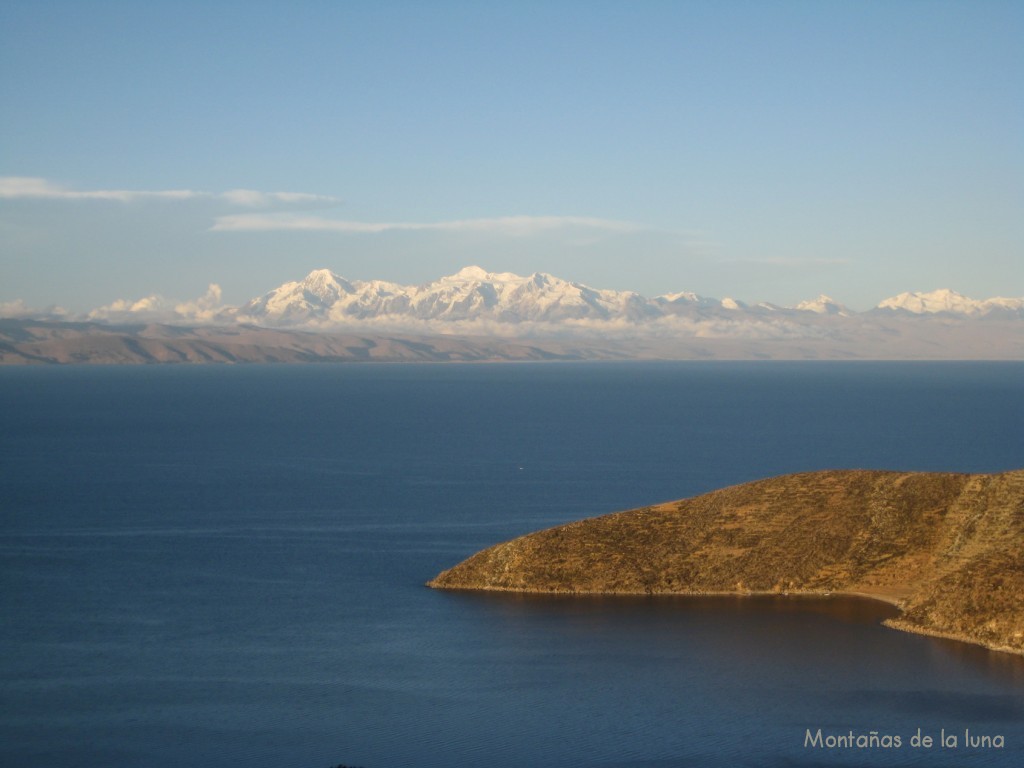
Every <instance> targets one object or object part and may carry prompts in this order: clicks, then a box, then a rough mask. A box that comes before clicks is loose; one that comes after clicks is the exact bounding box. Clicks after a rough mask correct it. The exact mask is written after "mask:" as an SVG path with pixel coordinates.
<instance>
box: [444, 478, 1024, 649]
mask: <svg viewBox="0 0 1024 768" xmlns="http://www.w3.org/2000/svg"><path fill="white" fill-rule="evenodd" d="M428 586H431V587H434V588H438V589H471V590H502V591H513V592H565V593H601V594H757V593H773V594H780V593H782V594H790V595H795V594H825V593H829V592H837V593H848V594H859V595H864V596H868V597H874V598H878V599H883V600H887V601H889V602H893V603H895V604H896V605H897V606H899V608H900V609H901V610H902V614H901V616H900V617H898V618H896V619H892V620H890V621H889V622H887V623H888V624H890V625H891V626H894V627H896V628H899V629H903V630H907V631H911V632H920V633H923V634H933V635H938V636H943V637H950V638H955V639H960V640H965V641H968V642H973V643H979V644H981V645H985V646H987V647H989V648H993V649H997V650H1004V651H1011V652H1016V653H1024V470H1017V471H1013V472H1004V473H1002V474H992V475H980V474H974V475H972V474H953V473H930V472H929V473H925V472H883V471H865V470H844V471H824V472H811V473H804V474H795V475H786V476H783V477H775V478H770V479H767V480H760V481H756V482H752V483H745V484H743V485H737V486H733V487H730V488H724V489H722V490H718V491H713V492H711V493H707V494H704V495H702V496H696V497H694V498H691V499H684V500H682V501H674V502H669V503H666V504H659V505H657V506H652V507H644V508H641V509H635V510H630V511H627V512H618V513H615V514H610V515H604V516H601V517H595V518H591V519H587V520H581V521H579V522H574V523H569V524H567V525H562V526H558V527H556V528H550V529H547V530H543V531H538V532H536V533H531V534H528V535H526V536H522V537H520V538H518V539H514V540H512V541H509V542H505V543H503V544H497V545H495V546H493V547H490V548H488V549H485V550H483V551H481V552H478V553H477V554H475V555H473V556H472V557H470V558H468V559H467V560H465V561H464V562H462V563H460V564H459V565H456V566H455V567H454V568H451V569H449V570H446V571H444V572H442V573H441V574H439V575H438V576H437V577H436V578H434V579H433V580H431V581H430V582H428Z"/></svg>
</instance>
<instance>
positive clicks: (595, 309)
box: [234, 266, 1024, 327]
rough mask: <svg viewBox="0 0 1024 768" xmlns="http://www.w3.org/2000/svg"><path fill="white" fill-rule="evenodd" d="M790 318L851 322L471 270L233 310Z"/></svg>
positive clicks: (931, 305)
mask: <svg viewBox="0 0 1024 768" xmlns="http://www.w3.org/2000/svg"><path fill="white" fill-rule="evenodd" d="M872 311H874V312H898V313H909V314H915V315H922V314H936V313H950V314H953V315H963V316H972V317H975V316H983V315H988V314H992V313H997V314H1001V315H1017V316H1022V317H1024V298H1019V299H1017V298H1013V299H1011V298H993V299H985V300H982V301H978V300H975V299H970V298H967V297H966V296H962V295H960V294H959V293H956V292H955V291H950V290H939V291H933V292H931V293H901V294H900V295H898V296H894V297H892V298H890V299H886V300H885V301H882V302H881V303H880V304H879V305H878V306H877V307H876V308H875V309H874V310H872ZM794 313H813V314H815V315H824V316H837V317H849V316H852V315H854V314H856V313H854V312H852V311H851V310H849V309H847V308H846V307H845V306H843V305H842V304H840V303H839V302H837V301H835V300H834V299H832V298H830V297H828V296H824V295H822V296H819V297H818V298H816V299H813V300H810V301H804V302H801V303H799V304H797V305H796V306H795V307H780V306H777V305H774V304H767V303H765V304H758V305H753V306H751V305H747V304H744V303H743V302H740V301H737V300H736V299H732V298H724V299H712V298H707V297H703V296H699V295H697V294H695V293H691V292H680V293H671V294H664V295H661V296H656V297H654V298H645V297H644V296H641V295H640V294H638V293H635V292H633V291H614V290H600V289H596V288H591V287H589V286H586V285H583V284H581V283H576V282H572V281H568V280H563V279H561V278H558V277H555V276H553V275H549V274H546V273H543V272H536V273H534V274H532V275H528V276H525V277H524V276H520V275H515V274H512V273H509V272H488V271H486V270H484V269H482V268H480V267H477V266H472V267H466V268H465V269H462V270H460V271H459V272H456V273H455V274H454V275H449V276H447V277H442V278H440V279H438V280H435V281H433V282H430V283H426V284H424V285H417V286H408V285H399V284H397V283H389V282H384V281H381V280H370V281H358V280H351V281H350V280H346V279H345V278H343V277H340V276H338V275H336V274H335V273H333V272H331V271H330V270H328V269H318V270H315V271H313V272H311V273H310V274H309V275H307V276H306V277H305V278H304V279H303V280H300V281H295V282H289V283H285V284H284V285H282V286H279V287H278V288H275V289H274V290H272V291H270V292H269V293H267V294H265V295H264V296H261V297H259V298H257V299H253V300H252V301H250V302H248V303H247V304H245V305H244V306H242V307H239V308H238V309H237V310H236V311H235V314H234V316H235V317H236V318H237V319H238V320H241V321H244V322H251V323H256V324H261V325H262V324H269V325H275V326H321V327H323V326H335V325H344V324H351V323H353V322H358V321H379V320H386V319H391V320H399V319H405V320H414V321H449V322H463V323H464V322H471V321H487V322H490V323H502V324H505V323H524V322H532V323H557V324H569V325H573V324H576V325H579V324H593V323H616V324H623V323H628V324H633V325H642V324H645V323H650V322H659V321H664V320H665V319H667V318H689V319H691V320H696V319H712V318H720V319H723V320H726V321H735V320H737V319H738V316H748V317H753V318H766V317H768V316H771V315H781V316H786V315H788V316H794Z"/></svg>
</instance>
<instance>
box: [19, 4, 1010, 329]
mask: <svg viewBox="0 0 1024 768" xmlns="http://www.w3.org/2000/svg"><path fill="white" fill-rule="evenodd" d="M1022 39H1024V3H1020V2H1014V1H1010V2H985V1H984V0H975V1H973V2H955V3H953V2H913V1H908V2H852V1H851V2H731V1H730V0H724V1H720V2H643V1H642V0H641V1H640V2H557V1H556V2H537V3H534V2H508V3H501V4H499V3H470V2H450V3H449V2H430V3H423V2H417V3H412V2H409V3H400V2H386V1H385V2H381V1H378V2H373V3H361V2H347V3H342V2H292V3H284V2H274V3H268V2H203V3H193V2H182V1H181V0H178V1H176V2H174V3H165V2H158V1H156V0H154V1H153V2H147V3H134V2H89V1H85V0H82V1H80V2H57V1H50V2H23V1H22V0H13V1H12V2H7V3H4V4H3V5H0V104H2V105H3V106H2V108H0V177H3V178H2V179H0V302H5V301H13V300H16V299H21V300H23V301H24V302H25V303H26V304H28V305H30V306H39V307H41V306H45V305H49V304H52V303H56V304H59V305H61V306H64V307H67V308H69V309H72V310H80V309H87V308H90V307H94V306H98V305H100V304H105V303H109V302H110V301H112V300H113V299H117V298H138V297H141V296H144V295H148V294H152V293H159V294H163V295H165V296H168V297H172V298H177V299H186V298H191V297H195V296H199V295H200V294H202V293H203V292H204V291H205V290H206V286H207V284H208V283H211V282H215V283H218V284H220V285H221V286H222V287H223V290H224V299H225V301H227V302H228V303H239V302H241V301H244V300H246V299H248V298H250V297H252V296H255V295H258V294H261V293H263V292H265V291H266V290H269V289H270V288H271V287H273V286H276V285H278V284H280V283H281V282H284V281H286V280H289V279H297V278H299V277H301V276H303V275H305V274H306V273H307V272H309V271H310V270H312V269H314V268H317V267H329V268H331V269H333V270H334V271H336V272H338V273H340V274H342V275H344V276H346V277H349V278H356V279H369V278H384V279H389V280H395V281H398V282H403V283H418V282H424V281H427V280H429V279H432V278H435V277H439V276H441V275H443V274H450V273H452V272H454V271H456V270H457V269H458V268H460V267H462V266H465V265H467V264H480V265H481V266H483V267H485V268H487V269H490V270H492V271H512V272H519V273H524V274H525V273H529V272H533V271H536V270H541V271H547V272H551V273H553V274H556V275H558V276H560V277H564V278H567V279H573V280H578V281H581V282H584V283H588V284H590V285H593V286H595V287H601V288H617V289H633V290H637V291H640V292H641V293H643V294H645V295H656V294H658V293H664V292H671V291H680V290H692V291H696V292H697V293H701V294H704V295H708V296H716V297H722V296H726V295H728V296H734V297H737V298H740V299H743V300H746V301H752V302H753V301H773V302H777V303H781V304H793V303H796V302H797V301H799V300H801V299H805V298H811V297H813V296H815V295H817V294H818V293H821V292H824V293H828V294H830V295H832V296H834V297H835V298H837V299H839V300H841V301H844V302H846V303H848V304H850V305H851V306H853V307H854V308H857V309H865V308H867V307H869V306H872V305H874V304H875V303H877V302H878V301H880V300H881V299H883V298H886V297H888V296H891V295H893V294H896V293H899V292H901V291H906V290H922V291H923V290H932V289H935V288H940V287H949V288H953V289H956V290H959V291H961V292H963V293H965V294H968V295H970V296H973V297H975V298H985V297H989V296H994V295H1009V296H1021V295H1024V88H1022V86H1021V84H1020V83H1021V80H1022V77H1024V46H1022V45H1021V44H1020V41H1021V40H1022ZM282 193H287V194H282Z"/></svg>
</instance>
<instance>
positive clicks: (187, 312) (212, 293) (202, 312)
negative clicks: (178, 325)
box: [174, 283, 225, 322]
mask: <svg viewBox="0 0 1024 768" xmlns="http://www.w3.org/2000/svg"><path fill="white" fill-rule="evenodd" d="M221 293H222V292H221V288H220V286H219V285H217V284H216V283H210V286H209V287H208V288H207V289H206V293H204V294H203V295H202V296H200V297H199V298H198V299H195V300H194V301H184V302H181V303H180V304H176V305H175V306H174V313H175V314H176V315H178V316H179V317H181V318H183V319H186V320H190V321H192V322H206V321H208V320H212V319H213V318H214V317H215V316H216V315H217V314H218V313H219V312H222V311H223V310H224V309H225V307H224V305H223V304H222V303H221Z"/></svg>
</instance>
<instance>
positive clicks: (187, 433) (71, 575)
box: [0, 362, 1024, 768]
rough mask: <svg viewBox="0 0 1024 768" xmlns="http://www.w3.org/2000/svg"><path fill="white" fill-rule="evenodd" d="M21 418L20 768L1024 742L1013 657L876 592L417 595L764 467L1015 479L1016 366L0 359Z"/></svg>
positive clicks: (1019, 750)
mask: <svg viewBox="0 0 1024 768" xmlns="http://www.w3.org/2000/svg"><path fill="white" fill-rule="evenodd" d="M0 405H2V408H0V504H2V507H0V514H2V528H0V569H2V570H0V574H2V584H3V589H2V592H0V616H2V621H0V671H2V674H0V702H2V712H3V717H2V721H0V764H3V765H5V766H8V765H9V766H106V767H119V766H125V767H127V766H146V767H147V768H163V767H165V766H166V767H168V768H170V767H171V766H182V765H189V766H197V767H208V768H218V767H219V766H236V765H245V766H247V767H248V768H261V767H264V766H265V767H266V768H328V766H337V765H339V764H345V765H349V766H362V767H363V768H393V767H398V766H417V767H420V766H426V767H427V768H462V767H467V768H468V767H469V766H482V765H487V766H496V767H498V768H502V767H504V766H524V765H528V766H532V767H537V768H544V767H546V766H550V767H552V768H554V767H556V766H559V767H560V766H569V767H570V768H573V767H579V768H584V767H587V768H589V767H594V768H597V767H602V768H604V767H607V768H625V767H626V766H632V767H636V768H639V767H640V766H645V767H647V768H660V767H666V768H667V767H668V766H680V767H681V766H705V765H706V766H737V765H739V766H743V765H749V766H780V767H781V766H818V765H823V766H860V765H880V766H904V765H907V766H911V765H917V766H936V765H937V766H959V765H965V764H968V765H972V766H973V765H976V766H1017V765H1021V764H1024V658H1022V657H1017V656H1010V655H1006V654H999V653H994V652H990V651H987V650H984V649H981V648H977V647H973V646H969V645H965V644H960V643H955V642H950V641H944V640H938V639H933V638H926V637H919V636H914V635H909V634H905V633H900V632H896V631H893V630H890V629H887V628H885V627H883V626H881V625H880V621H881V620H882V619H884V618H885V617H886V616H889V615H892V611H893V609H891V608H890V607H888V606H886V605H884V604H881V603H876V602H870V601H862V600H852V599H840V598H833V599H830V600H811V599H795V598H794V599H788V600H787V599H785V598H758V599H740V598H705V599H696V598H682V597H679V598H675V597H660V598H659V597H653V598H640V597H636V598H629V597H616V598H611V597H596V596H595V597H567V596H558V597H540V596H521V595H497V594H471V593H444V592H437V591H433V590H429V589H427V588H425V587H424V586H423V583H424V582H425V581H426V580H427V579H429V578H431V577H433V576H434V575H436V573H437V572H439V571H440V570H442V569H444V568H447V567H449V566H451V565H453V564H455V563H456V562H458V561H460V560H461V559H463V558H465V557H467V556H468V555H470V554H472V553H473V552H475V551H477V550H478V549H481V548H483V547H485V546H488V545H490V544H493V543H496V542H498V541H503V540H506V539H508V538H511V537H514V536H517V535H520V534H523V533H527V532H530V531H533V530H536V529H538V528H543V527H547V526H551V525H556V524H559V523H563V522H566V521H569V520H574V519H579V518H583V517H588V516H592V515H596V514H603V513H606V512H611V511H615V510H620V509H627V508H631V507H636V506H641V505H646V504H651V503H656V502H660V501H666V500H669V499H675V498H681V497H685V496H690V495H694V494H698V493H702V492H705V491H710V490H713V489H715V488H718V487H722V486H726V485H731V484H735V483H739V482H745V481H748V480H754V479H758V478H761V477H766V476H770V475H776V474H783V473H789V472H798V471H808V470H814V469H826V468H830V469H832V468H873V469H874V468H878V469H898V470H928V471H964V472H997V471H1003V470H1008V469H1016V468H1021V467H1024V363H862V362H858V363H853V362H850V363H838V362H830V363H826V362H816V363H776V362H743V363H740V362H736V363H728V362H700V363H697V362H694V363H623V364H605V363H601V364H597V363H595V364H514V365H509V364H505V365H388V364H368V365H359V364H350V365H317V366H312V365H311V366H249V367H245V366H239V367H231V366H226V367H218V366H201V367H184V366H182V367H175V366H170V367H85V366H82V367H78V366H69V367H48V368H0ZM819 729H820V730H821V738H822V740H823V741H824V740H825V739H827V738H830V737H831V739H832V742H831V743H833V744H837V743H839V742H836V739H837V738H838V737H840V736H842V737H847V739H848V740H849V738H850V737H849V736H847V735H848V734H851V732H852V738H853V739H854V740H855V739H856V738H857V737H859V736H861V735H863V736H865V737H868V736H869V734H871V733H872V732H874V733H875V735H876V739H877V740H881V738H882V737H884V736H889V737H890V743H891V737H894V736H899V737H900V738H901V741H902V745H901V746H900V747H893V746H889V747H883V746H880V745H877V746H856V745H853V746H841V745H838V746H832V747H828V746H820V747H819V746H815V745H813V744H811V745H808V743H807V742H808V736H811V737H812V742H813V737H815V736H816V734H817V732H818V730H819ZM918 730H920V733H921V735H922V736H929V735H930V736H931V737H933V744H932V746H930V747H925V746H920V745H917V746H913V745H912V744H911V738H912V737H913V736H915V735H916V734H917V732H918ZM965 730H966V731H969V734H970V735H973V736H979V735H987V736H989V737H993V736H1000V737H1002V739H1003V746H1002V747H995V746H990V745H986V746H971V745H970V744H969V743H967V741H968V740H967V739H965V733H964V732H965ZM943 732H945V735H946V736H947V739H948V737H949V736H951V735H952V736H956V737H957V741H958V744H957V745H956V746H955V747H953V746H952V745H951V744H948V745H947V746H942V745H941V744H940V743H939V742H940V739H941V735H942V733H943ZM989 744H991V742H989Z"/></svg>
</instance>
